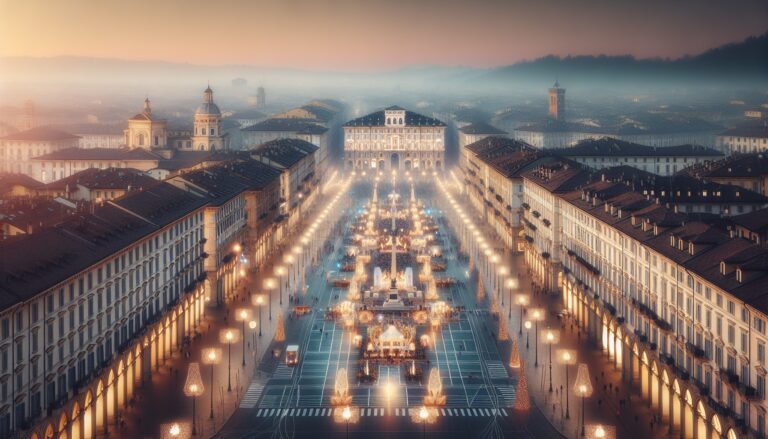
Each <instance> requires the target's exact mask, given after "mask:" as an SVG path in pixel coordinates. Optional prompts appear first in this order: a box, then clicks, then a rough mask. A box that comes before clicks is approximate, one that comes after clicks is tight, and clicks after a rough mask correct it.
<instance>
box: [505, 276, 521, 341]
mask: <svg viewBox="0 0 768 439" xmlns="http://www.w3.org/2000/svg"><path fill="white" fill-rule="evenodd" d="M506 283H507V291H509V314H508V315H507V317H508V318H510V319H511V318H512V290H515V289H517V286H518V282H517V278H516V277H512V278H509V279H507V282H506ZM522 324H523V317H522V316H521V317H520V325H521V326H520V333H521V334H522V331H523V327H522Z"/></svg>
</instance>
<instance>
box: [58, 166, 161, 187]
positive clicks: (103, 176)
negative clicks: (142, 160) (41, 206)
mask: <svg viewBox="0 0 768 439" xmlns="http://www.w3.org/2000/svg"><path fill="white" fill-rule="evenodd" d="M157 183H158V181H157V180H155V179H154V178H152V177H150V176H148V175H147V174H145V173H143V172H141V171H138V170H136V169H131V168H107V169H97V168H90V169H85V170H83V171H80V172H78V173H75V174H73V175H71V176H69V177H66V178H62V179H61V180H57V181H54V182H53V183H48V184H47V185H45V189H54V190H55V189H66V188H69V189H70V190H74V189H76V187H77V186H83V187H86V188H88V189H124V190H130V189H131V188H134V189H139V188H143V187H149V186H153V185H155V184H157Z"/></svg>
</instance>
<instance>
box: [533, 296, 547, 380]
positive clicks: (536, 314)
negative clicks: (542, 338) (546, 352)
mask: <svg viewBox="0 0 768 439" xmlns="http://www.w3.org/2000/svg"><path fill="white" fill-rule="evenodd" d="M531 320H533V322H534V324H535V325H536V327H535V331H534V334H533V336H534V343H535V345H536V357H535V361H534V362H533V367H539V322H540V321H541V320H544V308H533V309H531Z"/></svg>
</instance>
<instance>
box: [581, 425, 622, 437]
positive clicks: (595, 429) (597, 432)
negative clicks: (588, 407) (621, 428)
mask: <svg viewBox="0 0 768 439" xmlns="http://www.w3.org/2000/svg"><path fill="white" fill-rule="evenodd" d="M586 430H587V435H586V436H587V438H589V439H614V438H615V437H616V427H613V426H610V425H601V424H590V425H587V427H586Z"/></svg>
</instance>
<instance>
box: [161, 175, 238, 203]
mask: <svg viewBox="0 0 768 439" xmlns="http://www.w3.org/2000/svg"><path fill="white" fill-rule="evenodd" d="M171 183H172V184H174V185H175V186H177V187H181V188H182V189H184V190H186V191H188V192H194V193H198V194H199V195H201V196H204V197H206V198H207V199H208V201H209V205H213V206H220V205H222V204H224V203H226V202H227V201H229V200H231V199H232V198H234V197H235V196H237V195H238V194H241V193H243V192H245V191H246V190H247V189H248V188H249V185H248V184H247V183H246V182H245V181H244V180H243V179H242V178H241V177H240V176H238V175H236V174H231V173H229V172H228V171H227V169H226V168H223V167H218V166H217V167H212V168H207V169H199V170H196V171H192V172H186V173H184V174H181V175H178V176H176V177H174V178H173V179H172V182H171Z"/></svg>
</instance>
